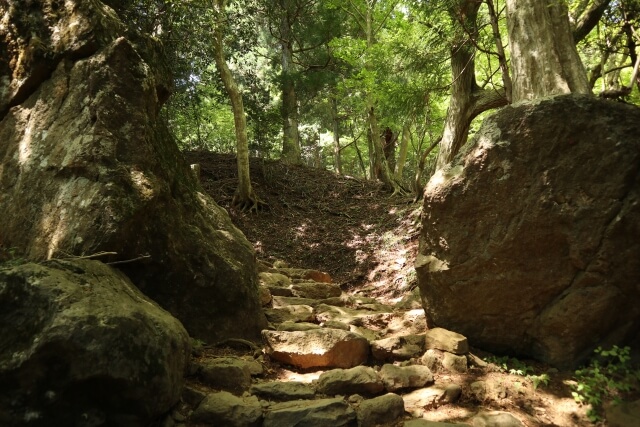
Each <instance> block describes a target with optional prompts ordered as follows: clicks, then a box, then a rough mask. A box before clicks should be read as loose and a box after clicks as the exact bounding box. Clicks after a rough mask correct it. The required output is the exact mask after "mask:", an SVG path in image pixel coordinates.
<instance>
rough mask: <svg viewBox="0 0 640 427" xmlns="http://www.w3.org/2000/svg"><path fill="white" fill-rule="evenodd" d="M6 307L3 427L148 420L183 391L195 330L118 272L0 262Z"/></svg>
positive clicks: (0, 360) (0, 340) (98, 266)
mask: <svg viewBox="0 0 640 427" xmlns="http://www.w3.org/2000/svg"><path fill="white" fill-rule="evenodd" d="M0 307H2V309H0V425H7V426H11V425H23V423H24V419H23V417H24V416H25V415H24V414H26V413H28V414H31V415H30V416H31V417H32V418H33V419H34V420H41V421H44V420H46V424H47V425H76V424H78V423H80V422H81V420H82V417H83V416H84V415H83V414H89V415H87V416H90V417H91V418H92V419H94V420H95V422H97V423H106V424H113V425H128V423H133V424H137V425H145V424H148V423H150V422H151V420H153V419H155V418H156V417H159V416H160V415H161V414H163V413H166V412H167V411H168V410H169V409H170V408H171V407H172V406H173V405H174V404H175V403H176V402H177V401H178V399H179V398H180V394H181V391H182V385H183V377H184V374H185V371H186V367H187V363H188V362H189V357H190V354H191V349H190V339H189V336H188V334H187V332H186V331H185V330H184V328H183V327H182V325H181V324H180V322H179V321H178V320H176V319H175V318H174V317H172V316H171V315H170V314H169V313H167V312H166V311H165V310H163V309H161V308H160V307H159V306H158V305H157V304H155V303H154V302H153V301H151V300H149V299H148V298H146V297H145V296H144V295H142V293H140V291H139V290H138V289H137V288H135V287H134V286H133V285H132V284H131V282H130V281H129V280H128V279H127V278H126V277H125V276H124V275H123V274H122V273H120V272H119V271H117V270H115V269H112V268H110V267H109V266H106V265H104V264H102V263H101V262H98V261H87V260H76V261H59V260H58V261H48V262H45V263H43V264H41V265H38V264H23V265H20V266H14V267H9V268H6V267H5V268H2V267H0ZM15 417H17V418H15Z"/></svg>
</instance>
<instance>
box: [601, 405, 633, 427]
mask: <svg viewBox="0 0 640 427" xmlns="http://www.w3.org/2000/svg"><path fill="white" fill-rule="evenodd" d="M605 414H606V415H605V417H606V419H607V425H608V426H609V427H637V426H640V400H636V401H635V402H621V403H620V404H618V405H615V404H611V405H607V406H606V407H605Z"/></svg>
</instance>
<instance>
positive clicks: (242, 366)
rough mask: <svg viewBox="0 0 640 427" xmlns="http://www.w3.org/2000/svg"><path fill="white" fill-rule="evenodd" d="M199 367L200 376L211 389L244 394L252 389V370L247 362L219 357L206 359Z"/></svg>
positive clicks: (234, 358)
mask: <svg viewBox="0 0 640 427" xmlns="http://www.w3.org/2000/svg"><path fill="white" fill-rule="evenodd" d="M198 365H199V369H198V376H199V377H200V378H202V381H203V382H204V383H205V384H207V385H208V386H209V387H211V388H215V389H221V390H226V391H230V392H232V393H235V394H242V392H244V391H247V390H249V387H251V370H250V368H249V363H248V362H247V361H245V360H242V359H240V358H237V357H218V358H215V359H206V360H205V361H204V362H201V363H199V364H198Z"/></svg>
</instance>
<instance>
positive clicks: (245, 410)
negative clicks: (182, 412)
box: [191, 391, 262, 427]
mask: <svg viewBox="0 0 640 427" xmlns="http://www.w3.org/2000/svg"><path fill="white" fill-rule="evenodd" d="M261 420H262V406H261V405H260V402H259V401H258V398H257V397H255V396H248V397H237V396H234V395H233V394H231V393H228V392H226V391H221V392H218V393H211V394H209V395H207V397H205V399H204V400H203V401H202V403H200V405H199V406H198V407H197V408H196V409H195V410H194V411H193V414H191V422H195V423H207V424H209V425H215V426H225V427H226V426H228V427H257V426H259V425H260V422H261Z"/></svg>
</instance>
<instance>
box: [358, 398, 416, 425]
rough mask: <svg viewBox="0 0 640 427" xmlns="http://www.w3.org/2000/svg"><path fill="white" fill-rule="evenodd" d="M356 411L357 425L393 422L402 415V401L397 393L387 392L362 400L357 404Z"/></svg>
mask: <svg viewBox="0 0 640 427" xmlns="http://www.w3.org/2000/svg"><path fill="white" fill-rule="evenodd" d="M356 413H357V416H358V427H375V426H377V425H380V424H386V423H393V422H395V421H397V420H398V419H400V418H401V417H402V416H403V415H404V401H403V400H402V397H400V396H398V395H397V394H393V393H387V394H385V395H383V396H378V397H374V398H373V399H369V400H364V401H362V402H361V403H360V405H358V408H357V409H356Z"/></svg>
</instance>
